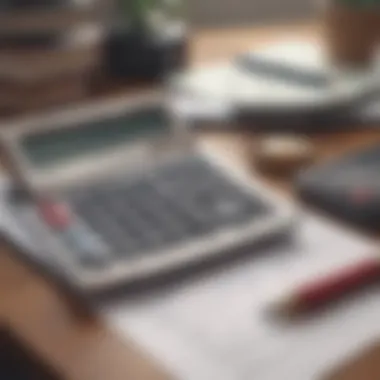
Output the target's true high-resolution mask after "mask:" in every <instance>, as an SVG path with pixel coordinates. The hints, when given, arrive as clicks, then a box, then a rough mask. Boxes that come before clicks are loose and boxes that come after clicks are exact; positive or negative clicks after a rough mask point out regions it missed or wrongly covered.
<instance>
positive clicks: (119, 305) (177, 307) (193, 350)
mask: <svg viewBox="0 0 380 380" xmlns="http://www.w3.org/2000/svg"><path fill="white" fill-rule="evenodd" d="M5 188H6V183H5V182H4V181H2V180H1V179H0V229H2V230H5V229H6V228H7V225H8V227H9V224H8V223H9V220H8V219H7V218H6V213H5V211H4V208H2V207H1V205H2V203H3V202H4V198H3V196H4V189H5ZM14 228H15V226H13V227H12V229H14ZM17 239H18V243H19V244H22V245H23V246H24V247H28V244H29V242H28V241H27V239H26V238H25V236H23V234H22V232H21V231H20V233H19V235H18V236H17ZM377 254H378V252H377V244H374V242H372V241H369V240H367V239H364V238H361V237H358V236H356V235H355V234H352V233H349V232H347V231H345V230H342V229H340V228H338V227H336V226H335V225H334V224H333V223H331V222H329V221H327V220H325V219H320V218H318V217H316V216H313V215H309V214H303V215H301V216H300V221H299V228H298V230H297V232H296V233H295V235H294V239H293V240H292V241H291V242H289V243H285V242H284V243H283V244H281V245H279V246H271V247H268V249H266V250H264V251H262V252H260V253H259V254H255V253H254V252H253V253H252V256H250V257H249V258H244V259H242V260H241V261H238V262H235V263H233V264H229V265H227V266H225V267H223V268H219V269H214V270H210V271H208V272H205V273H203V274H202V275H199V276H194V277H193V278H191V279H189V280H188V281H186V282H185V283H182V284H177V286H173V287H171V288H166V289H165V290H161V291H155V292H154V293H152V294H147V295H145V296H136V297H135V298H131V297H130V296H129V297H128V298H125V299H118V301H117V302H113V303H112V304H107V305H106V304H101V305H99V314H100V316H101V317H102V318H103V319H104V321H105V323H106V324H107V325H108V326H109V328H110V329H111V330H114V331H115V332H116V333H117V334H118V335H119V336H120V337H121V338H123V337H125V339H126V340H127V341H128V342H129V343H130V341H131V339H132V341H134V342H135V343H136V345H137V346H139V347H140V348H141V349H142V350H144V351H146V353H147V354H148V357H151V358H153V359H154V360H156V361H157V362H158V363H159V364H160V365H161V366H162V367H163V368H164V369H166V370H167V371H168V372H169V373H170V374H172V375H173V377H174V378H175V379H178V380H279V379H284V380H288V379H292V380H313V379H319V376H320V375H321V374H324V373H325V371H327V370H331V369H332V368H333V367H335V366H337V365H339V364H340V363H342V362H343V361H344V360H346V359H347V358H349V357H350V356H351V355H355V354H356V353H358V352H359V351H360V350H362V349H364V348H365V347H366V345H369V344H371V343H372V342H373V341H374V340H376V339H378V338H379V337H380V323H379V317H380V292H379V291H378V290H377V289H372V290H370V291H368V292H363V293H362V294H361V296H360V297H357V298H353V299H348V300H347V302H346V303H342V304H339V305H337V306H335V307H332V308H331V309H330V311H329V313H324V314H317V315H316V316H315V317H314V318H312V319H309V320H307V321H304V322H298V323H293V324H289V325H284V324H281V323H279V322H278V321H274V320H271V319H268V317H267V314H266V312H265V311H266V307H267V305H268V303H269V302H270V301H272V299H273V298H275V297H277V296H278V295H279V294H283V293H286V292H288V291H289V290H290V289H293V288H294V287H296V286H297V284H302V283H303V282H304V281H305V280H310V279H313V278H314V277H318V276H320V275H321V274H326V273H329V272H332V271H334V270H335V269H338V268H342V267H345V266H347V265H351V264H353V263H356V262H359V261H361V260H362V259H364V258H367V257H373V256H374V255H377Z"/></svg>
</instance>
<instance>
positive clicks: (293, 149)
mask: <svg viewBox="0 0 380 380" xmlns="http://www.w3.org/2000/svg"><path fill="white" fill-rule="evenodd" d="M252 153H253V160H254V164H255V165H256V167H257V169H258V170H259V171H261V172H263V173H265V174H271V175H280V176H288V175H292V174H294V173H295V172H296V171H297V170H299V169H300V168H301V167H303V166H306V165H308V164H310V163H311V162H312V161H313V159H314V148H313V145H312V144H311V143H310V141H309V140H308V139H307V138H303V137H297V136H283V135H278V136H266V137H262V138H261V139H260V140H259V141H258V142H256V143H255V144H254V146H253V152H252Z"/></svg>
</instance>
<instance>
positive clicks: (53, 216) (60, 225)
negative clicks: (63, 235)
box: [39, 201, 71, 230]
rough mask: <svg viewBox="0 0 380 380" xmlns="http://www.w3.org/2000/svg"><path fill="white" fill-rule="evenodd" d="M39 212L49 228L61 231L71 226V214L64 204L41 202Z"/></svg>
mask: <svg viewBox="0 0 380 380" xmlns="http://www.w3.org/2000/svg"><path fill="white" fill-rule="evenodd" d="M39 211H40V214H41V216H42V219H43V220H44V221H45V223H47V224H48V225H49V226H50V227H51V228H54V229H57V230H63V229H66V228H67V227H69V226H70V224H71V212H70V209H69V207H68V206H67V205H65V204H64V203H60V202H49V201H43V202H41V203H40V204H39Z"/></svg>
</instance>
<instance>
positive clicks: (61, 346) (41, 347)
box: [0, 26, 380, 380]
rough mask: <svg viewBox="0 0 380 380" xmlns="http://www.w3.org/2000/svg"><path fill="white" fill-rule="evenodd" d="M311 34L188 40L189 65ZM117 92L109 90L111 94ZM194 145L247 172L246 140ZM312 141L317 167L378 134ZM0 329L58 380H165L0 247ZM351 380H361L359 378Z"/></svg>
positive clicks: (232, 33) (213, 138) (218, 34)
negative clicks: (17, 337) (13, 334)
mask: <svg viewBox="0 0 380 380" xmlns="http://www.w3.org/2000/svg"><path fill="white" fill-rule="evenodd" d="M315 30H316V27H314V26H299V27H295V26H284V27H281V28H268V27H266V28H261V29H257V28H246V29H240V30H239V29H234V30H222V31H209V32H205V31H203V32H194V33H193V40H194V43H193V46H192V48H191V57H192V62H193V63H194V64H199V63H202V62H211V61H215V60H220V59H226V58H228V57H230V56H231V55H234V54H236V53H238V52H241V51H244V50H246V49H247V48H250V47H252V46H253V45H255V44H263V43H266V42H268V41H270V40H273V39H274V38H278V36H281V37H284V36H285V35H291V34H295V33H296V34H297V35H300V34H302V35H310V36H311V37H310V38H314V37H313V33H315ZM121 90H122V89H121V88H120V86H117V87H116V89H115V92H116V93H118V92H120V91H121ZM107 93H109V87H108V90H107ZM100 95H101V94H100ZM200 138H201V139H203V140H205V141H206V142H207V143H208V144H210V145H212V146H213V147H214V148H215V149H219V150H220V151H222V152H229V153H231V152H232V153H233V154H232V156H233V159H234V160H235V161H236V163H237V164H239V165H244V166H245V167H246V168H247V169H248V170H250V169H251V166H252V163H251V160H250V147H251V142H252V139H253V137H252V136H251V135H232V134H231V135H228V134H224V135H220V134H212V133H209V134H207V135H202V136H201V137H200ZM313 141H314V142H315V144H316V147H317V152H318V157H319V160H321V161H322V160H325V159H327V158H329V157H332V156H334V155H337V154H341V153H342V152H344V151H347V150H351V149H353V148H356V147H359V146H366V145H368V144H371V143H373V142H375V141H379V142H380V132H366V133H339V134H331V135H327V136H319V137H316V138H314V139H313ZM266 180H267V181H269V182H270V183H271V184H273V185H275V186H278V187H280V188H281V189H282V190H283V191H286V192H288V194H289V195H290V194H291V190H292V189H291V184H290V183H289V182H287V181H282V182H279V181H277V180H275V179H270V178H268V179H266ZM0 321H3V322H4V323H6V324H8V325H9V326H11V328H13V329H15V330H16V331H17V332H18V334H21V335H22V336H23V338H24V339H25V340H26V341H27V342H28V344H29V345H30V347H32V348H33V349H34V350H36V352H37V353H38V354H39V355H40V356H41V357H43V358H44V359H45V360H47V361H48V362H49V363H50V364H52V365H53V366H54V368H56V369H57V370H58V371H59V372H60V373H61V374H62V375H63V376H64V378H65V379H68V380H98V379H99V380H101V379H102V380H104V379H107V380H126V379H128V380H132V379H133V380H169V379H170V377H169V376H168V374H166V373H165V372H164V371H162V369H160V368H159V366H158V365H157V363H154V362H153V360H152V359H151V358H148V357H147V356H146V355H145V354H144V353H143V352H141V351H140V350H138V349H137V348H136V345H134V344H132V342H131V343H125V342H121V341H120V340H119V339H118V337H117V336H116V335H114V334H113V333H112V332H111V331H109V330H107V328H106V327H105V325H104V324H103V323H102V322H101V321H98V320H95V319H81V318H79V317H78V315H77V314H76V313H75V312H74V311H73V309H72V308H71V307H70V305H69V304H68V303H67V301H66V299H65V297H63V296H62V294H60V293H59V292H58V290H57V289H56V288H55V287H54V286H52V284H51V283H49V282H48V281H47V280H46V279H44V278H42V277H41V276H39V275H38V274H36V273H35V272H34V271H33V270H32V269H30V268H28V267H27V266H25V265H24V264H22V263H21V262H20V261H18V260H17V258H16V257H15V254H14V251H12V249H10V247H9V246H7V245H6V244H5V242H3V241H2V242H0ZM379 358H380V355H379ZM364 367H365V366H364ZM364 367H363V368H364ZM376 373H377V372H376ZM373 378H375V377H373ZM357 379H358V380H359V379H360V380H364V378H363V379H362V378H360V377H358V378H357ZM368 379H369V378H368ZM210 380H212V379H210ZM350 380H354V379H353V378H350Z"/></svg>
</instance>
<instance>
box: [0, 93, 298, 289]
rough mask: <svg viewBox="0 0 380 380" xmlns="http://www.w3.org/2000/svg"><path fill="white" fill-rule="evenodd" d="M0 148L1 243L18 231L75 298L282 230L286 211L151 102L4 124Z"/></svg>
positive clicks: (147, 98)
mask: <svg viewBox="0 0 380 380" xmlns="http://www.w3.org/2000/svg"><path fill="white" fill-rule="evenodd" d="M1 142H2V151H3V153H5V154H4V155H5V158H6V163H7V165H8V169H9V171H10V173H11V175H12V179H13V184H14V186H13V188H12V189H11V190H10V191H9V194H8V195H7V197H6V202H5V204H4V205H3V208H4V209H5V210H6V211H5V212H6V214H7V218H8V219H9V221H10V223H5V224H7V225H8V227H7V228H6V230H7V231H6V234H7V236H8V237H10V238H11V239H13V240H15V239H16V240H17V238H16V235H17V233H16V232H15V230H16V229H17V230H18V232H19V233H20V231H21V233H22V234H23V236H27V239H28V241H30V242H31V246H33V247H37V248H35V249H38V250H40V251H43V252H46V255H45V258H46V257H49V260H50V261H51V262H54V263H55V267H59V268H60V269H61V272H62V273H64V275H65V277H66V278H67V280H68V281H70V283H72V284H74V285H75V286H78V287H80V288H81V289H83V290H86V291H90V292H95V293H96V292H98V291H99V292H102V291H105V290H107V289H111V288H112V287H116V286H120V285H124V284H125V285H127V284H131V283H135V282H136V281H144V280H145V279H149V278H152V277H156V276H163V275H165V274H169V273H171V272H173V271H177V270H179V269H186V268H187V267H190V266H194V265H202V264H203V263H204V262H206V261H209V260H215V259H218V258H219V257H222V256H225V255H234V254H236V252H237V248H238V247H240V246H242V245H244V246H246V245H247V244H252V247H254V243H258V242H262V241H263V240H266V239H269V238H271V237H274V236H277V235H278V234H282V233H284V232H286V231H288V229H289V227H290V226H291V225H292V220H293V213H292V211H291V209H290V207H289V206H288V204H287V203H286V202H283V201H279V200H278V197H276V196H275V195H273V194H271V192H270V191H268V189H267V188H266V187H265V186H263V185H262V184H261V183H260V181H254V180H252V179H249V178H248V176H246V175H244V174H242V173H240V172H239V171H238V170H237V169H236V167H235V166H234V165H232V164H231V163H230V162H229V160H227V159H225V157H224V159H222V158H221V156H220V155H217V154H215V153H211V152H210V150H207V149H205V148H204V147H202V145H201V144H200V143H198V142H197V140H196V139H195V138H194V136H192V134H191V133H190V132H189V130H188V129H187V127H186V125H184V124H183V123H182V122H181V120H179V119H178V117H176V115H175V114H173V112H171V111H170V109H169V107H168V106H167V102H166V100H165V96H163V95H162V94H160V93H156V92H149V93H143V94H140V95H134V96H130V97H123V98H121V99H117V100H115V99H113V100H110V101H100V102H99V101H97V102H93V103H92V104H88V105H84V106H82V107H79V108H78V109H70V110H64V111H56V112H53V113H50V114H46V115H43V116H39V117H33V118H28V119H27V120H22V121H17V122H11V123H8V124H7V125H5V126H3V127H2V129H1ZM11 226H14V227H11ZM252 249H253V250H255V249H254V248H252ZM39 257H40V258H39V260H41V256H39Z"/></svg>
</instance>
